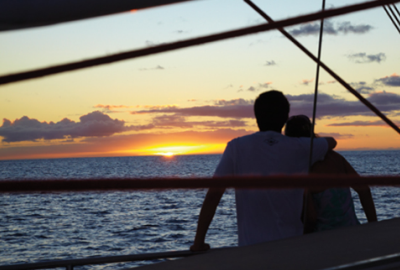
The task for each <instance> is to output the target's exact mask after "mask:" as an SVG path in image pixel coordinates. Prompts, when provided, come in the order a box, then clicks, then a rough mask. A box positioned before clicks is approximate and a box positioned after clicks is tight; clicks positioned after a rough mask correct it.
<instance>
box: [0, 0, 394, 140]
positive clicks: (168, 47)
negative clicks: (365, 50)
mask: <svg viewBox="0 0 400 270" xmlns="http://www.w3.org/2000/svg"><path fill="white" fill-rule="evenodd" d="M396 2H400V0H375V1H369V2H365V3H360V4H355V5H350V6H346V7H341V8H336V9H329V10H325V11H324V12H316V13H311V14H307V15H302V16H298V17H295V18H289V19H285V20H281V21H277V22H273V23H269V24H263V25H259V26H252V27H247V28H241V29H238V30H233V31H228V32H223V33H219V34H213V35H209V36H204V37H199V38H194V39H188V40H184V41H179V42H174V43H168V44H163V45H159V46H154V47H151V48H145V49H139V50H132V51H128V52H123V53H117V54H113V55H109V56H104V57H98V58H92V59H89V60H84V61H79V62H72V63H68V64H62V65H57V66H52V67H47V68H41V69H36V70H31V71H25V72H20V73H15V74H9V75H3V76H0V85H4V84H8V83H13V82H18V81H24V80H28V79H34V78H40V77H43V76H48V75H53V74H58V73H62V72H67V71H73V70H77V69H83V68H88V67H94V66H98V65H104V64H110V63H114V62H118V61H122V60H126V59H133V58H137V57H142V56H146V55H151V54H156V53H161V52H167V51H173V50H177V49H182V48H187V47H191V46H195V45H200V44H206V43H210V42H215V41H220V40H224V39H229V38H234V37H240V36H245V35H249V34H255V33H259V32H263V31H269V30H273V29H277V28H282V27H287V26H292V25H296V24H299V23H305V22H310V21H315V20H320V19H321V18H330V17H334V16H338V15H344V14H348V13H351V12H355V11H361V10H365V9H369V8H374V7H379V6H382V5H387V4H390V3H396ZM399 133H400V131H399Z"/></svg>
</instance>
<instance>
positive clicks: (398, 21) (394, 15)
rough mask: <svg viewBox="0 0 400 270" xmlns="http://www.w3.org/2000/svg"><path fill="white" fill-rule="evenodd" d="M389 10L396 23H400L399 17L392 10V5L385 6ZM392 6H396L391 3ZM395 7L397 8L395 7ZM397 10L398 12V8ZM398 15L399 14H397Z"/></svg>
mask: <svg viewBox="0 0 400 270" xmlns="http://www.w3.org/2000/svg"><path fill="white" fill-rule="evenodd" d="M387 7H388V8H389V10H390V12H391V13H392V15H393V17H394V18H395V19H396V21H397V24H398V25H400V19H399V18H398V17H397V15H396V13H395V12H394V11H393V9H392V7H391V6H390V5H388V6H387ZM393 7H396V6H395V5H393ZM396 9H397V8H396ZM397 12H399V10H397ZM399 15H400V14H399Z"/></svg>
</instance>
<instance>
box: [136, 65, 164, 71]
mask: <svg viewBox="0 0 400 270" xmlns="http://www.w3.org/2000/svg"><path fill="white" fill-rule="evenodd" d="M164 69H165V68H164V67H162V66H160V65H157V66H156V67H153V68H139V70H140V71H146V70H164Z"/></svg>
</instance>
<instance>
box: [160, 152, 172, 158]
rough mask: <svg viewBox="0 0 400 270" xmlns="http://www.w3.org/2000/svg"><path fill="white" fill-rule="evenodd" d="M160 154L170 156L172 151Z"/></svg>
mask: <svg viewBox="0 0 400 270" xmlns="http://www.w3.org/2000/svg"><path fill="white" fill-rule="evenodd" d="M162 155H163V156H164V157H172V156H173V155H174V153H172V152H167V153H162Z"/></svg>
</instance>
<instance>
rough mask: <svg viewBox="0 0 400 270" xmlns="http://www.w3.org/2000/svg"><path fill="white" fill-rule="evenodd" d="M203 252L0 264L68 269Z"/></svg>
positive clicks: (21, 269)
mask: <svg viewBox="0 0 400 270" xmlns="http://www.w3.org/2000/svg"><path fill="white" fill-rule="evenodd" d="M214 250H216V249H214ZM202 253H204V252H192V251H190V250H182V251H169V252H157V253H145V254H134V255H122V256H107V257H93V258H84V259H73V260H53V261H45V262H38V263H24V264H13V265H3V266H0V270H28V269H49V268H57V267H65V268H66V270H73V269H74V267H75V266H83V265H92V264H105V263H119V262H135V261H148V260H156V259H167V258H180V257H188V256H193V255H197V254H202Z"/></svg>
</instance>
